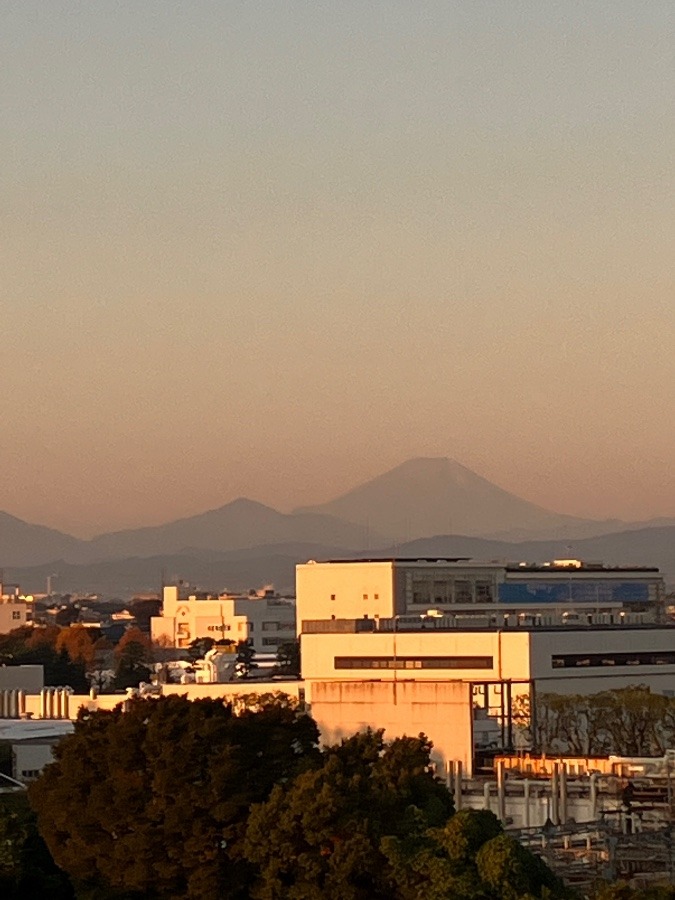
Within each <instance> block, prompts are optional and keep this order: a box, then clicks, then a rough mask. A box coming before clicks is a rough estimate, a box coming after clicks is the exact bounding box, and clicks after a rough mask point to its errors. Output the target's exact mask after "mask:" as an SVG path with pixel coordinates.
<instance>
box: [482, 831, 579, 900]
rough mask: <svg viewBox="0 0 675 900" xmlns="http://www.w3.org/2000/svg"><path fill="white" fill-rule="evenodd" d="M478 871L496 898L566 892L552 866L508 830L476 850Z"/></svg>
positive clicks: (507, 899)
mask: <svg viewBox="0 0 675 900" xmlns="http://www.w3.org/2000/svg"><path fill="white" fill-rule="evenodd" d="M476 871H477V872H478V877H479V878H480V880H481V881H482V882H483V884H485V885H487V887H488V888H489V889H490V891H491V893H492V896H494V897H495V900H521V898H524V897H541V896H556V895H557V896H561V895H563V894H564V889H563V887H562V884H561V883H560V882H559V880H558V879H557V878H556V877H555V876H554V875H553V873H552V872H551V871H550V869H548V868H547V867H546V866H545V865H544V864H543V862H542V861H541V860H540V859H539V858H538V857H536V856H534V854H533V853H530V851H529V850H527V849H526V848H525V847H523V846H522V844H520V843H518V841H517V840H516V839H515V838H513V837H511V836H510V835H508V834H505V833H502V834H499V835H497V836H496V837H493V838H491V839H490V840H489V841H487V842H486V843H484V844H483V846H482V847H481V848H480V850H479V851H478V853H477V854H476ZM544 891H545V893H544ZM556 892H557V893H556Z"/></svg>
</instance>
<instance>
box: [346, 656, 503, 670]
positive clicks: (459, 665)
mask: <svg viewBox="0 0 675 900" xmlns="http://www.w3.org/2000/svg"><path fill="white" fill-rule="evenodd" d="M335 668H336V669H491V668H492V657H491V656H396V657H393V656H336V657H335Z"/></svg>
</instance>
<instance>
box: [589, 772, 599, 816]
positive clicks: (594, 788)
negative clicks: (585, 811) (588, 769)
mask: <svg viewBox="0 0 675 900" xmlns="http://www.w3.org/2000/svg"><path fill="white" fill-rule="evenodd" d="M588 798H589V802H590V806H591V822H595V820H596V819H597V818H598V776H597V775H596V774H595V772H594V773H593V774H592V775H591V777H590V779H589V785H588Z"/></svg>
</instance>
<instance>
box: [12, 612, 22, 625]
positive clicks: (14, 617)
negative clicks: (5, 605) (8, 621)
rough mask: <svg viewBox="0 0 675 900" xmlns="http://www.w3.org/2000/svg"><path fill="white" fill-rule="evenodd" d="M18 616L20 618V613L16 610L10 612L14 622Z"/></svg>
mask: <svg viewBox="0 0 675 900" xmlns="http://www.w3.org/2000/svg"><path fill="white" fill-rule="evenodd" d="M20 618H21V613H20V612H18V611H17V612H13V613H12V619H14V621H15V622H16V620H17V619H20Z"/></svg>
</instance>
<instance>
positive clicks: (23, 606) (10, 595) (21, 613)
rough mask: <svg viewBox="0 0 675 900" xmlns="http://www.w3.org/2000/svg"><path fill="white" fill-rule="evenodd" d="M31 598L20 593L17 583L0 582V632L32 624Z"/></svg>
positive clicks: (3, 632)
mask: <svg viewBox="0 0 675 900" xmlns="http://www.w3.org/2000/svg"><path fill="white" fill-rule="evenodd" d="M32 600H33V598H32V597H26V596H24V595H23V594H22V593H21V589H20V588H19V585H18V584H2V582H0V634H7V633H8V632H10V631H14V629H15V628H22V627H24V626H25V625H30V624H32V621H33V603H32Z"/></svg>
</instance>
